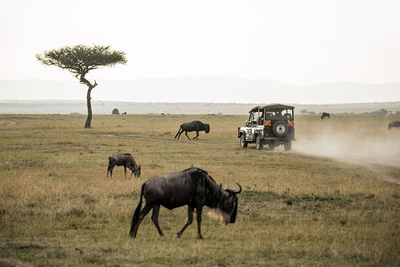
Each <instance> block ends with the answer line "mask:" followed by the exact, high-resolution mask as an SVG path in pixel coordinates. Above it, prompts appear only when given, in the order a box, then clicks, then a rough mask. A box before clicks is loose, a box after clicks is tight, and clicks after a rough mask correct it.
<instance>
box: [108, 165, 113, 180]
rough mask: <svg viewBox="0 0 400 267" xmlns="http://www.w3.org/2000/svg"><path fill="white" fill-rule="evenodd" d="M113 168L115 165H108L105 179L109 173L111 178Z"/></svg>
mask: <svg viewBox="0 0 400 267" xmlns="http://www.w3.org/2000/svg"><path fill="white" fill-rule="evenodd" d="M114 166H115V165H114V164H112V163H110V164H108V169H107V178H108V173H109V172H110V176H111V178H112V172H113V169H114Z"/></svg>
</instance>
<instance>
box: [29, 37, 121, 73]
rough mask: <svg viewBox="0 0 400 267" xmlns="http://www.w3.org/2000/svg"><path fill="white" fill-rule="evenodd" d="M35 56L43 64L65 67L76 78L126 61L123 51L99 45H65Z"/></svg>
mask: <svg viewBox="0 0 400 267" xmlns="http://www.w3.org/2000/svg"><path fill="white" fill-rule="evenodd" d="M36 58H37V60H39V61H40V62H41V63H43V64H44V65H48V66H56V67H59V68H61V69H67V70H69V71H70V72H71V73H73V74H74V75H75V77H76V78H78V77H79V76H81V75H85V74H87V73H88V72H89V71H91V70H96V69H100V68H102V67H113V66H114V65H116V64H126V63H127V59H126V58H125V53H124V52H120V51H111V50H110V46H100V45H94V46H93V47H89V46H85V45H76V46H73V47H70V46H66V47H63V48H60V49H53V50H49V51H44V52H43V54H37V55H36Z"/></svg>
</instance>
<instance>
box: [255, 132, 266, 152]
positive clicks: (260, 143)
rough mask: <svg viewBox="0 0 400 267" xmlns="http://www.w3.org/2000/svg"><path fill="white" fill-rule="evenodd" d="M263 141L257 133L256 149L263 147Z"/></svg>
mask: <svg viewBox="0 0 400 267" xmlns="http://www.w3.org/2000/svg"><path fill="white" fill-rule="evenodd" d="M263 146H264V145H263V143H262V141H261V138H260V136H259V135H257V138H256V149H257V150H261V149H263Z"/></svg>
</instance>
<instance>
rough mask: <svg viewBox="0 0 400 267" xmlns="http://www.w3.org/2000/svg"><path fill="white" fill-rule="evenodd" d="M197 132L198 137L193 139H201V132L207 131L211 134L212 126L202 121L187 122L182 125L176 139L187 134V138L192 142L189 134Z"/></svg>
mask: <svg viewBox="0 0 400 267" xmlns="http://www.w3.org/2000/svg"><path fill="white" fill-rule="evenodd" d="M193 131H196V136H195V137H193V140H194V139H198V138H199V132H200V131H205V132H206V133H209V132H210V125H209V124H204V123H202V122H201V121H192V122H186V123H184V124H181V126H180V128H179V131H178V133H177V134H176V135H175V139H176V137H178V139H179V137H181V134H182V133H183V132H185V135H186V137H187V138H188V139H189V140H190V138H189V136H188V135H187V132H193Z"/></svg>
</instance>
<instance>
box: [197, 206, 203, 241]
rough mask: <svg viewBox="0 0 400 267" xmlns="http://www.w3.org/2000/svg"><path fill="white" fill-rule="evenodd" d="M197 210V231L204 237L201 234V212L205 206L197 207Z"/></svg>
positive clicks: (199, 235)
mask: <svg viewBox="0 0 400 267" xmlns="http://www.w3.org/2000/svg"><path fill="white" fill-rule="evenodd" d="M196 211H197V233H198V238H199V239H201V238H203V237H202V236H201V219H202V218H201V213H202V211H203V207H197V208H196Z"/></svg>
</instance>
